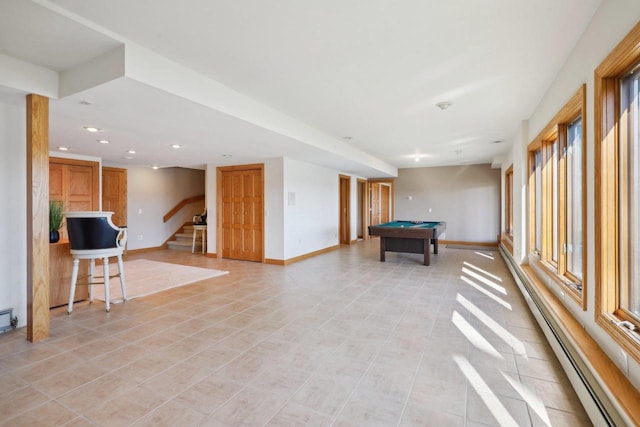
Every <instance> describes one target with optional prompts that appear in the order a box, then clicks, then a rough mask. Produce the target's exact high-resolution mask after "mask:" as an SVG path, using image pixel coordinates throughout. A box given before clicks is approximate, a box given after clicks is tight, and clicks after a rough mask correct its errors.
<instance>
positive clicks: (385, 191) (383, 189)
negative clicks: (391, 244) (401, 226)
mask: <svg viewBox="0 0 640 427" xmlns="http://www.w3.org/2000/svg"><path fill="white" fill-rule="evenodd" d="M389 190H390V189H389V186H388V185H384V184H383V185H380V222H381V223H386V222H389Z"/></svg>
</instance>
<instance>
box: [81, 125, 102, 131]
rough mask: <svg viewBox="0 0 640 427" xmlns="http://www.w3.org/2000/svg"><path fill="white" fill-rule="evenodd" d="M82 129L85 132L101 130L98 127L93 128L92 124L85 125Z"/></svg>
mask: <svg viewBox="0 0 640 427" xmlns="http://www.w3.org/2000/svg"><path fill="white" fill-rule="evenodd" d="M84 129H85V130H86V131H87V132H99V131H100V130H101V129H100V128H95V127H93V126H85V127H84Z"/></svg>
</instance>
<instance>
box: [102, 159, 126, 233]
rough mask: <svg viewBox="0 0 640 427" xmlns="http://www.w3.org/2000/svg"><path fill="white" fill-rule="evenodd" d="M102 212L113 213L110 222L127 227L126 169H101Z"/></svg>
mask: <svg viewBox="0 0 640 427" xmlns="http://www.w3.org/2000/svg"><path fill="white" fill-rule="evenodd" d="M102 210H103V211H107V212H113V216H112V217H111V221H112V222H113V223H114V224H115V225H117V226H119V227H123V226H126V225H127V170H126V169H119V168H109V167H103V168H102Z"/></svg>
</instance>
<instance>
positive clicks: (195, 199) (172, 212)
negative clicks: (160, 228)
mask: <svg viewBox="0 0 640 427" xmlns="http://www.w3.org/2000/svg"><path fill="white" fill-rule="evenodd" d="M201 200H204V194H200V195H199V196H193V197H188V198H186V199H184V200H182V201H180V203H178V204H177V205H175V207H173V209H171V210H170V211H169V212H167V213H166V215H165V216H163V217H162V220H163V221H164V222H167V221H169V220H170V219H171V217H173V216H174V215H175V214H177V213H178V211H179V210H180V209H182V208H183V207H185V206H187V205H188V204H191V203H195V202H199V201H201Z"/></svg>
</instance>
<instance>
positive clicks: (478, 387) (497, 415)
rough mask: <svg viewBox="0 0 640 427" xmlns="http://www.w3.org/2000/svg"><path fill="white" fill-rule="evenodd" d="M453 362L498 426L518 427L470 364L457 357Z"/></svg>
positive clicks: (464, 359)
mask: <svg viewBox="0 0 640 427" xmlns="http://www.w3.org/2000/svg"><path fill="white" fill-rule="evenodd" d="M453 360H454V361H455V362H456V363H457V364H458V367H459V368H460V370H461V371H462V373H463V374H464V376H465V377H466V378H467V380H468V381H469V384H470V385H471V387H473V389H474V390H475V392H476V393H477V394H478V396H479V397H480V399H482V401H483V402H484V404H485V405H486V407H487V409H489V411H490V412H491V415H492V416H493V418H494V419H495V420H496V421H497V422H498V423H499V424H500V426H505V427H507V426H509V427H511V426H513V427H518V423H517V422H516V420H515V419H513V417H512V416H511V414H510V413H509V411H508V410H507V408H505V407H504V405H503V404H502V402H500V399H498V396H496V394H495V393H494V392H493V390H491V387H489V385H488V384H487V383H486V382H485V381H484V380H483V379H482V377H481V376H480V374H479V373H478V371H476V370H475V368H474V367H473V366H472V365H471V363H469V361H468V360H467V359H466V358H464V357H462V356H459V355H454V356H453Z"/></svg>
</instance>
